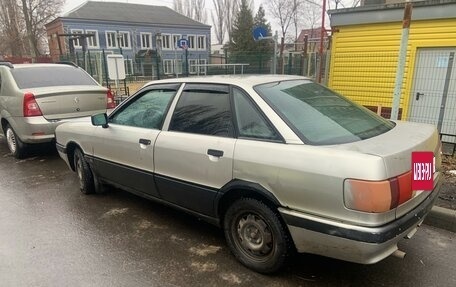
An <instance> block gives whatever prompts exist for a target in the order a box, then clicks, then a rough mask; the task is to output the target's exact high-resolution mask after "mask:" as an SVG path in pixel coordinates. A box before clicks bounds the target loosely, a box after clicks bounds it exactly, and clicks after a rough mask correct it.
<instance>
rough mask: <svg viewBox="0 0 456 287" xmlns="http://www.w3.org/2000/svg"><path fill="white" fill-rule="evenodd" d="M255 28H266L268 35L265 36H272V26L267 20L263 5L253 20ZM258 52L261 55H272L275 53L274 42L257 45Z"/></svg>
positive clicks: (269, 41)
mask: <svg viewBox="0 0 456 287" xmlns="http://www.w3.org/2000/svg"><path fill="white" fill-rule="evenodd" d="M253 25H254V28H256V27H264V28H266V31H268V35H265V36H272V31H271V25H270V24H269V23H268V21H267V20H266V13H265V11H264V8H263V6H262V5H260V8H258V12H257V13H256V15H255V18H254V20H253ZM256 46H257V47H256V50H257V51H258V52H259V53H261V54H272V53H273V49H274V47H273V42H272V40H260V41H257V43H256Z"/></svg>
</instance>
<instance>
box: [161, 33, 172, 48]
mask: <svg viewBox="0 0 456 287" xmlns="http://www.w3.org/2000/svg"><path fill="white" fill-rule="evenodd" d="M171 48H172V46H171V35H169V34H162V49H163V50H170V49H171Z"/></svg>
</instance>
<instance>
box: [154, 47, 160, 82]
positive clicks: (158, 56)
mask: <svg viewBox="0 0 456 287" xmlns="http://www.w3.org/2000/svg"><path fill="white" fill-rule="evenodd" d="M155 56H156V57H157V80H160V55H158V49H157V54H156V55H155Z"/></svg>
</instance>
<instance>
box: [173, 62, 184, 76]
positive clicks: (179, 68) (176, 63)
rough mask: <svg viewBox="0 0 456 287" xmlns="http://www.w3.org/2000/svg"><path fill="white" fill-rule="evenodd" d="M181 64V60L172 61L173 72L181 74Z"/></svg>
mask: <svg viewBox="0 0 456 287" xmlns="http://www.w3.org/2000/svg"><path fill="white" fill-rule="evenodd" d="M182 63H183V62H182V60H174V67H175V70H174V71H175V72H176V71H177V74H182Z"/></svg>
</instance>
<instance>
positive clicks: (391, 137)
mask: <svg viewBox="0 0 456 287" xmlns="http://www.w3.org/2000/svg"><path fill="white" fill-rule="evenodd" d="M337 148H339V149H345V150H350V151H357V152H361V153H365V154H371V155H376V156H380V157H382V158H383V161H384V164H385V169H386V174H387V177H388V178H393V177H396V176H399V175H402V174H405V173H407V172H410V171H411V169H412V152H415V151H427V152H433V153H434V157H435V170H436V173H435V174H434V184H436V183H437V181H438V179H439V172H438V171H439V170H440V168H441V154H440V141H439V135H438V132H437V129H436V128H435V126H433V125H426V124H421V123H420V124H418V123H412V122H400V121H398V122H396V126H395V127H394V128H393V129H391V130H390V131H388V132H386V133H384V134H381V135H379V136H376V137H373V138H369V139H366V140H362V141H358V142H353V143H348V144H342V145H339V146H337ZM410 180H412V178H410ZM428 195H429V192H428V191H422V190H417V191H413V195H412V198H411V199H409V200H408V201H406V202H404V203H403V204H401V205H399V206H398V207H397V208H396V217H400V216H402V215H404V214H405V213H407V212H408V211H410V210H412V209H413V208H414V207H416V206H417V205H418V204H420V203H421V202H422V201H423V200H424V199H425V198H426V197H427V196H428Z"/></svg>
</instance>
